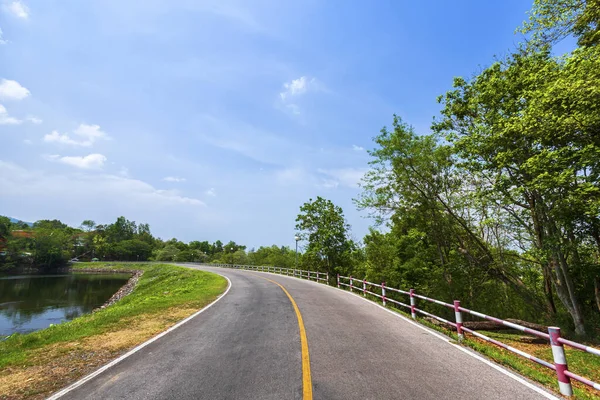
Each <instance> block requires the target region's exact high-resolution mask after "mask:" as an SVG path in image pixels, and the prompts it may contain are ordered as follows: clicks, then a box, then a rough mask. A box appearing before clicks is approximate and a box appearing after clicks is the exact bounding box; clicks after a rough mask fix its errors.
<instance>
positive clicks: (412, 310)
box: [409, 289, 417, 319]
mask: <svg viewBox="0 0 600 400" xmlns="http://www.w3.org/2000/svg"><path fill="white" fill-rule="evenodd" d="M409 293H410V316H411V317H412V319H417V312H416V311H415V305H416V304H415V303H416V302H415V289H410V291H409Z"/></svg>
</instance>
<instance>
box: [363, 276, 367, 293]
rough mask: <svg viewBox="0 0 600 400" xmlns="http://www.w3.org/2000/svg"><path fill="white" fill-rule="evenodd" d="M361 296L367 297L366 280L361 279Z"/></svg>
mask: <svg viewBox="0 0 600 400" xmlns="http://www.w3.org/2000/svg"><path fill="white" fill-rule="evenodd" d="M363 297H367V280H366V279H363Z"/></svg>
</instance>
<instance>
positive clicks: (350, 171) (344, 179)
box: [318, 168, 367, 188]
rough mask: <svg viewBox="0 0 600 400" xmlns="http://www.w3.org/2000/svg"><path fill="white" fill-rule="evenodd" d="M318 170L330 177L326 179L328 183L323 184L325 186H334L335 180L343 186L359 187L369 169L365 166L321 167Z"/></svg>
mask: <svg viewBox="0 0 600 400" xmlns="http://www.w3.org/2000/svg"><path fill="white" fill-rule="evenodd" d="M318 172H319V173H321V174H323V175H326V176H327V177H328V178H327V179H325V180H324V181H325V182H326V184H323V186H324V185H327V186H325V187H334V186H332V185H333V182H337V184H339V185H342V186H347V187H350V188H357V187H358V184H359V182H360V181H361V179H362V177H363V176H364V175H365V173H366V172H367V170H366V169H363V168H338V169H319V170H318ZM335 187H337V185H336V186H335Z"/></svg>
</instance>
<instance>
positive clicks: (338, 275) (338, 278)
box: [337, 274, 340, 289]
mask: <svg viewBox="0 0 600 400" xmlns="http://www.w3.org/2000/svg"><path fill="white" fill-rule="evenodd" d="M337 287H338V289H339V288H340V274H337Z"/></svg>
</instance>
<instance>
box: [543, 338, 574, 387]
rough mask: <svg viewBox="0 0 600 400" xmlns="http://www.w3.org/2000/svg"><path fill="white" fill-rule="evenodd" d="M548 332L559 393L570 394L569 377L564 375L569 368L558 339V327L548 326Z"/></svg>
mask: <svg viewBox="0 0 600 400" xmlns="http://www.w3.org/2000/svg"><path fill="white" fill-rule="evenodd" d="M548 334H549V335H550V344H551V345H552V356H553V357H554V366H555V367H556V377H557V378H558V387H559V389H560V393H561V394H562V395H564V396H572V395H573V388H572V387H571V379H570V378H569V377H568V376H567V375H565V371H568V370H569V367H568V366H567V357H566V356H565V349H564V347H563V345H562V343H560V342H559V341H558V339H560V328H558V327H555V326H550V327H548Z"/></svg>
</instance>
